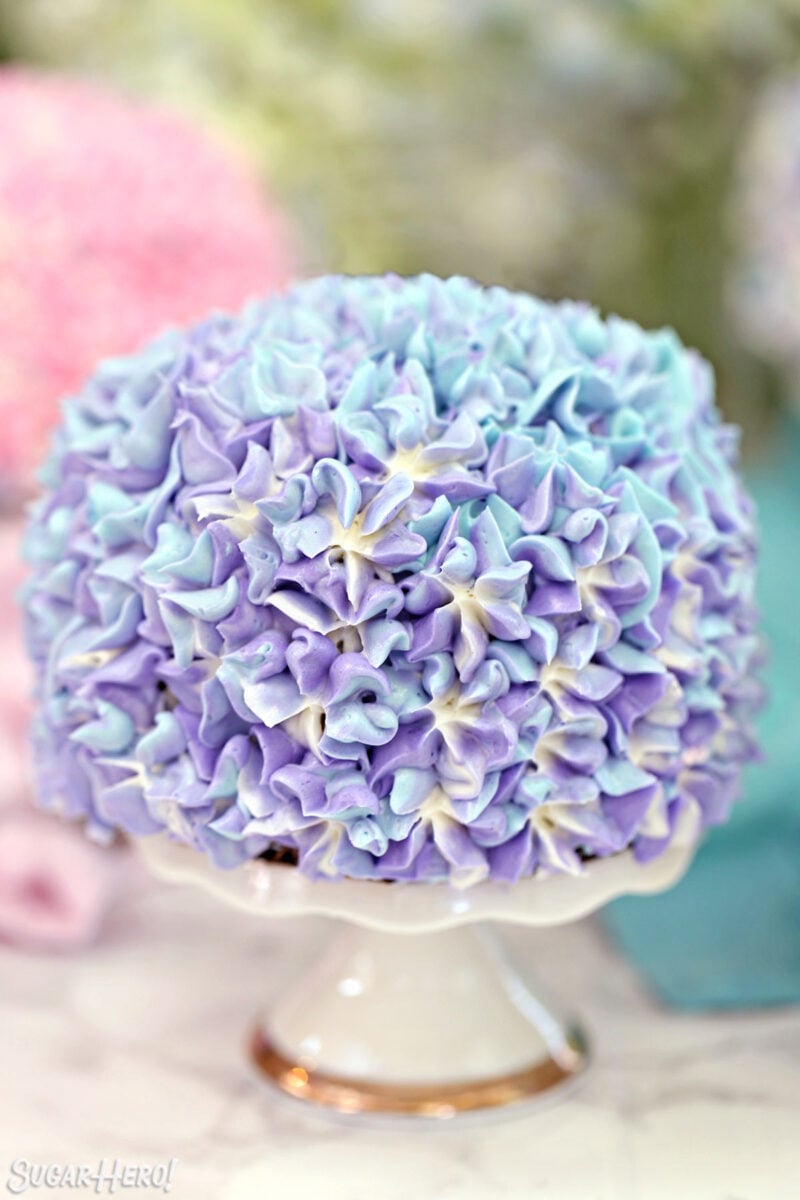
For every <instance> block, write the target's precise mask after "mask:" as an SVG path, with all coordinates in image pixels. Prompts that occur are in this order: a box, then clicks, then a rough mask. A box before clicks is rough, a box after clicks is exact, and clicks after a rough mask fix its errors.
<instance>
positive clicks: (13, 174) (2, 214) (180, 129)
mask: <svg viewBox="0 0 800 1200" xmlns="http://www.w3.org/2000/svg"><path fill="white" fill-rule="evenodd" d="M0 129H2V130H3V147H2V153H1V154H0V479H1V480H2V483H0V488H1V489H2V492H3V493H4V497H3V498H4V499H5V502H6V503H8V501H9V498H10V497H9V493H11V496H13V495H14V493H15V492H17V493H18V492H19V491H20V490H25V489H26V488H28V487H29V485H30V481H31V478H32V476H33V472H34V470H35V468H36V465H37V463H38V461H39V459H40V457H41V455H42V452H43V449H44V446H45V443H46V437H47V432H48V430H49V428H50V426H51V425H52V424H53V423H54V422H55V420H56V417H57V400H58V398H59V397H61V396H62V395H64V394H65V393H69V392H71V391H72V390H74V389H75V388H76V387H77V386H78V385H79V384H80V383H81V381H82V380H83V378H84V377H85V376H86V375H87V374H89V372H90V371H91V370H92V368H93V367H94V365H95V364H96V362H97V360H98V359H99V358H103V357H106V356H110V355H116V354H122V353H127V352H129V351H131V350H133V349H135V348H136V347H137V345H138V344H139V343H140V342H141V341H142V340H144V339H145V338H148V337H149V336H151V335H152V334H154V333H155V332H157V331H158V330H159V329H160V327H162V326H164V325H167V324H179V325H182V324H186V323H187V322H189V321H192V320H193V319H195V318H197V317H200V316H201V315H203V314H204V313H205V312H206V311H207V310H208V309H209V308H219V309H237V308H238V307H239V306H240V305H241V303H242V302H243V301H244V300H246V299H247V298H248V297H249V296H251V295H254V294H258V295H263V293H264V292H265V291H269V290H271V289H273V288H275V287H278V286H281V285H282V284H283V283H285V282H286V279H287V276H288V273H289V268H290V255H289V252H288V249H287V236H286V230H285V228H284V225H283V222H282V220H281V218H280V217H279V216H278V215H277V214H276V213H274V212H273V211H271V209H270V208H269V207H268V206H267V205H266V204H265V202H264V199H263V197H262V195H261V193H260V189H259V186H258V184H257V181H256V179H255V178H254V176H253V174H251V172H250V170H249V169H248V167H247V165H246V164H245V163H244V162H243V161H242V160H241V159H240V158H239V156H238V155H237V153H236V152H235V151H233V150H232V149H230V148H228V147H224V146H222V145H220V144H219V143H217V142H216V141H214V140H213V139H211V138H209V137H208V136H207V135H205V134H203V133H202V132H199V131H198V130H197V129H195V128H193V127H192V126H191V125H190V124H188V123H187V122H186V121H184V120H183V119H181V118H179V117H176V116H174V115H171V114H169V113H166V112H162V111H159V110H157V109H153V108H150V107H147V106H144V105H142V104H139V103H135V102H132V101H130V100H127V99H122V98H120V97H118V96H116V95H114V94H113V93H111V94H110V93H108V92H106V91H103V90H102V89H98V88H95V87H94V86H90V85H87V84H85V83H83V82H79V81H76V80H73V79H69V78H64V77H58V76H50V75H47V74H38V73H36V72H32V71H20V70H16V69H8V70H3V71H0Z"/></svg>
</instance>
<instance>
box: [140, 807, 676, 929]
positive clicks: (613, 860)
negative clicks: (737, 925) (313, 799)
mask: <svg viewBox="0 0 800 1200" xmlns="http://www.w3.org/2000/svg"><path fill="white" fill-rule="evenodd" d="M698 836H699V823H698V819H697V814H696V813H694V812H692V811H687V812H686V813H685V814H684V818H683V820H682V821H681V822H680V824H679V825H678V827H677V828H676V830H675V835H674V837H673V840H672V842H671V844H670V845H669V847H667V849H665V850H664V851H663V852H662V853H661V854H660V855H659V856H658V857H657V858H654V859H651V860H650V861H649V862H646V863H639V862H637V861H636V860H635V859H634V856H633V854H632V852H631V851H630V850H626V851H622V852H621V853H619V854H615V855H612V856H610V857H609V858H598V859H592V860H590V861H589V862H587V863H586V864H585V868H584V870H583V871H582V873H581V874H580V875H567V874H543V873H537V874H536V875H532V876H529V877H527V878H525V879H521V880H519V881H518V882H517V883H514V884H506V883H499V882H495V881H491V880H489V881H485V882H482V883H478V884H474V885H473V886H472V887H468V888H456V887H453V886H452V885H451V884H449V883H422V882H420V883H384V882H379V881H375V880H367V879H341V880H325V879H310V878H308V877H307V876H305V875H303V874H302V873H301V872H300V871H298V869H297V868H296V867H294V866H288V865H285V864H281V863H268V862H264V861H263V860H260V859H253V860H252V861H250V862H248V863H245V864H244V865H242V866H239V867H235V868H234V869H232V870H230V871H228V870H222V869H220V868H218V867H214V866H213V865H212V864H211V863H210V862H209V861H208V860H207V859H206V858H205V856H204V855H202V854H200V853H199V852H198V851H196V850H193V849H192V848H191V847H189V846H187V845H185V844H184V843H182V842H178V841H175V840H174V839H172V838H171V837H170V836H169V835H168V834H155V835H153V836H151V837H147V838H140V839H139V840H138V842H137V845H138V847H139V851H140V853H141V854H142V856H143V857H144V860H145V862H146V864H147V866H148V868H149V869H150V870H151V871H152V873H153V874H154V875H156V876H157V877H159V878H161V879H164V880H167V881H169V882H174V883H189V884H194V885H196V886H198V887H201V888H202V889H203V890H204V891H206V892H209V893H211V894H212V895H214V896H216V897H217V898H218V899H221V900H224V901H226V902H227V903H228V904H232V905H234V906H235V907H236V908H239V909H242V910H244V911H245V912H249V913H252V914H256V915H263V916H266V917H289V916H302V915H315V916H325V917H333V918H336V919H338V920H342V921H348V922H351V923H352V924H355V925H360V926H362V927H364V928H366V929H374V930H380V931H384V932H387V933H432V932H434V931H436V930H443V929H450V928H453V927H454V926H457V925H466V924H469V923H471V922H474V921H508V922H512V923H514V924H518V925H534V926H536V925H539V926H543V925H561V924H565V923H566V922H569V921H576V920H578V919H579V918H580V917H584V916H586V915H587V914H589V913H591V912H594V911H595V910H596V909H598V908H601V907H602V906H603V905H604V904H607V903H608V902H609V901H610V900H613V899H614V898H616V897H618V896H622V895H630V894H639V895H645V894H648V893H653V892H660V891H664V890H665V889H667V888H669V887H672V885H673V884H675V883H677V881H678V880H679V879H680V877H681V876H682V875H683V873H684V872H685V871H686V869H687V867H688V865H689V862H690V861H691V858H692V856H693V853H694V850H695V849H696V846H697V843H698Z"/></svg>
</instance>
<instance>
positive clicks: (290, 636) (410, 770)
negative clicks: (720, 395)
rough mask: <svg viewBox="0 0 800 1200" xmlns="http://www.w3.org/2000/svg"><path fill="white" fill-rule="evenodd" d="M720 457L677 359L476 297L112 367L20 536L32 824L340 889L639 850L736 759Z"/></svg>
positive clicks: (752, 647)
mask: <svg viewBox="0 0 800 1200" xmlns="http://www.w3.org/2000/svg"><path fill="white" fill-rule="evenodd" d="M735 460H736V437H735V433H734V432H733V431H732V430H731V429H730V428H729V427H727V426H725V425H724V424H722V423H721V422H720V418H719V415H718V413H717V411H716V409H715V407H714V401H713V383H712V377H711V372H710V370H709V368H708V367H707V366H706V365H705V364H704V363H703V362H702V360H701V359H700V358H699V357H698V356H697V355H695V354H693V353H691V352H689V351H686V350H685V349H684V348H683V347H682V346H681V344H680V342H679V341H678V339H677V338H676V337H675V335H674V334H672V333H670V332H659V333H646V332H644V331H642V330H641V329H640V328H639V327H638V326H636V325H633V324H631V323H630V322H627V321H622V320H619V319H617V318H613V317H612V318H610V319H609V320H608V321H602V320H601V319H600V318H599V317H598V316H597V314H596V313H595V312H593V311H592V310H591V309H589V308H588V307H586V306H584V305H580V304H572V303H564V304H557V305H554V304H547V303H544V302H542V301H539V300H536V299H534V298H532V297H530V296H524V295H514V294H511V293H509V292H507V291H505V290H503V289H501V288H492V289H482V288H480V287H478V286H477V285H476V284H474V283H472V282H470V281H469V280H465V279H451V280H447V281H443V280H440V279H436V278H433V277H430V276H422V277H420V278H418V279H408V280H404V279H400V278H396V277H386V278H368V279H346V278H324V279H319V280H316V281H313V282H311V283H306V284H302V285H300V286H299V287H296V288H295V289H293V290H292V291H291V292H289V293H288V294H287V295H286V296H284V297H282V298H278V299H275V300H272V301H270V302H268V303H266V304H264V305H262V306H259V307H255V308H251V309H249V310H247V311H246V312H245V313H244V315H243V316H242V317H240V318H231V317H213V318H211V319H209V320H208V321H206V322H205V323H204V324H201V325H198V326H196V327H195V328H194V329H191V330H190V331H189V332H188V333H185V334H177V333H175V334H168V335H166V336H164V337H162V338H161V339H159V340H158V341H156V342H154V343H153V344H152V345H151V346H149V347H147V348H146V349H145V350H143V351H142V352H141V353H139V354H138V355H135V356H133V357H131V358H127V359H120V360H115V361H113V362H108V363H105V364H103V365H102V366H101V367H100V369H99V370H98V373H97V374H96V376H95V377H94V379H92V380H91V381H90V382H89V383H88V384H87V386H86V388H85V390H84V392H83V393H82V394H81V395H80V396H78V397H76V398H74V399H72V400H71V401H69V403H68V404H67V407H66V412H65V418H64V422H63V425H62V427H61V429H60V431H59V432H58V434H57V436H56V441H55V445H54V449H53V452H52V454H51V456H50V458H49V460H48V462H47V464H46V467H45V471H44V482H45V494H44V497H43V499H42V500H40V501H39V503H38V505H37V506H36V508H35V511H34V514H33V517H32V520H31V524H30V530H29V537H28V556H29V559H30V562H31V564H32V567H33V575H32V579H31V581H30V584H29V587H28V606H27V607H28V629H29V641H30V648H31V652H32V655H33V658H34V660H35V664H36V668H37V673H38V698H39V709H38V716H37V719H36V725H35V739H36V746H37V762H38V770H39V777H40V790H41V796H42V799H43V801H44V802H45V803H47V804H49V805H50V806H51V807H53V808H55V809H57V810H59V811H62V812H64V813H65V814H66V815H68V816H71V817H78V818H83V819H84V820H85V821H86V822H87V823H88V825H89V826H90V827H91V828H92V829H93V831H94V832H95V833H96V834H99V835H102V834H103V833H110V832H111V831H112V830H114V829H115V828H122V829H125V830H127V831H129V832H131V833H134V834H150V833H155V832H157V831H161V830H164V829H167V830H169V831H171V833H172V834H173V835H174V836H175V837H178V838H180V839H182V840H183V841H185V842H187V843H189V844H190V845H191V846H193V847H195V848H196V849H197V850H198V851H201V852H204V853H206V854H208V855H209V856H210V857H211V859H212V860H213V861H214V862H215V863H216V864H217V865H219V866H221V867H231V866H235V865H237V864H238V863H241V862H242V861H244V860H246V859H249V858H253V857H256V856H259V855H261V854H278V853H280V854H281V855H282V856H284V857H285V856H294V857H296V860H297V862H298V863H299V867H300V869H301V870H303V871H306V872H307V873H310V874H312V875H318V876H327V877H341V876H356V877H361V878H367V879H389V880H428V881H433V880H440V879H445V878H449V879H451V880H452V881H453V882H454V883H456V884H458V885H467V884H470V883H474V882H476V881H478V880H481V879H484V878H486V877H489V876H492V877H495V878H500V879H507V880H514V879H517V878H519V877H521V876H524V875H529V874H531V873H533V872H535V871H572V872H575V871H580V870H581V869H582V864H583V862H584V861H585V860H586V859H588V858H591V857H599V856H605V855H611V854H615V853H618V852H620V851H621V850H623V849H626V848H628V847H632V849H633V852H634V853H635V855H636V856H637V857H638V858H639V859H641V860H644V859H647V858H649V857H651V856H652V855H655V854H658V853H659V852H660V851H661V850H663V849H664V848H665V847H666V846H667V845H668V844H669V843H670V840H671V838H672V836H673V833H674V831H675V828H676V823H677V821H678V819H679V818H680V817H681V816H682V814H683V813H685V812H686V811H687V810H692V811H694V812H696V813H697V814H698V815H699V816H700V817H701V819H702V821H703V822H705V823H707V824H710V823H714V822H718V821H721V820H724V818H725V817H726V815H727V812H728V810H729V807H730V804H731V802H732V800H733V799H734V798H735V796H736V794H737V790H738V785H739V775H740V769H741V766H742V764H743V763H744V762H746V761H747V760H748V759H750V758H752V757H753V755H754V743H753V739H752V735H751V731H750V721H751V717H752V715H753V712H754V710H755V708H756V707H757V705H758V702H759V697H760V692H759V687H758V684H757V683H756V682H755V681H754V675H753V668H754V665H755V664H756V663H757V661H758V657H759V642H758V637H757V633H756V615H755V610H754V607H753V585H754V536H753V525H752V512H751V506H750V504H749V502H748V500H747V497H746V496H745V495H744V493H743V491H742V489H741V486H740V483H739V480H738V478H737V474H736V470H735Z"/></svg>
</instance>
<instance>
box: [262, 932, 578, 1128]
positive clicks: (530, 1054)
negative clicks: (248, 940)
mask: <svg viewBox="0 0 800 1200" xmlns="http://www.w3.org/2000/svg"><path fill="white" fill-rule="evenodd" d="M328 927H329V928H330V929H331V930H332V936H331V937H330V938H329V940H328V942H327V944H326V946H325V948H324V950H323V952H322V953H321V955H320V956H319V957H318V958H317V959H316V961H315V962H314V963H313V965H311V966H310V967H308V968H307V969H306V970H305V971H304V972H303V974H302V975H301V976H300V978H298V979H297V980H296V981H295V982H294V983H293V984H292V985H291V986H289V987H288V988H287V989H286V990H285V991H283V992H282V994H281V995H280V997H279V998H278V1000H277V1002H276V1003H275V1004H274V1005H273V1007H272V1009H271V1011H270V1012H269V1014H268V1015H267V1016H266V1018H265V1019H264V1020H262V1021H261V1022H260V1023H259V1024H258V1026H257V1028H256V1030H255V1031H254V1033H253V1036H252V1039H251V1057H252V1061H253V1063H254V1064H255V1067H256V1068H257V1070H258V1072H259V1073H260V1075H261V1077H262V1078H266V1079H268V1080H269V1081H270V1082H271V1083H272V1084H273V1085H275V1086H276V1087H278V1088H279V1089H280V1090H281V1091H282V1092H284V1093H286V1094H288V1095H290V1096H292V1097H294V1098H295V1099H297V1100H298V1101H302V1102H305V1103H307V1104H311V1105H318V1106H321V1107H323V1108H328V1109H335V1110H337V1111H339V1112H347V1113H372V1114H381V1113H382V1114H404V1115H411V1116H417V1117H422V1118H433V1119H442V1118H450V1117H454V1116H457V1115H458V1114H461V1113H467V1112H475V1111H479V1110H485V1109H497V1108H501V1107H506V1106H508V1105H513V1104H517V1103H519V1102H521V1101H525V1100H531V1099H533V1098H534V1097H539V1096H543V1095H544V1094H546V1093H550V1092H551V1091H552V1090H553V1089H555V1088H558V1087H561V1086H563V1085H564V1084H565V1083H566V1082H567V1081H569V1080H573V1079H575V1078H576V1077H577V1076H578V1075H580V1074H581V1073H582V1072H583V1071H584V1070H585V1068H586V1066H587V1062H588V1055H587V1049H586V1041H585V1039H584V1037H583V1036H582V1034H581V1032H580V1030H579V1029H578V1028H577V1027H576V1026H575V1025H573V1024H572V1023H570V1022H569V1021H565V1020H564V1019H563V1018H562V1017H561V1016H560V1015H558V1013H557V1011H556V1010H555V1008H554V1007H553V1005H552V1004H551V1003H550V1002H549V1001H547V1000H545V999H544V997H543V995H542V994H541V992H540V991H539V989H538V988H536V989H535V990H534V989H532V988H531V986H530V984H529V983H528V982H526V981H524V980H523V978H522V976H521V975H520V974H519V973H518V972H517V970H516V969H515V968H514V966H513V965H512V964H511V962H510V961H509V960H508V958H507V957H506V954H505V951H504V950H503V948H502V946H501V944H500V942H499V941H498V940H497V938H496V937H495V935H494V933H493V931H492V929H491V927H490V926H488V925H486V924H480V925H472V926H458V927H455V928H451V929H446V930H443V931H440V932H435V933H430V932H427V933H420V932H416V933H400V932H397V933H389V932H386V931H378V930H372V929H365V928H361V927H358V926H354V925H338V924H337V925H332V924H329V926H328Z"/></svg>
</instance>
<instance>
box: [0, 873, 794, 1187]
mask: <svg viewBox="0 0 800 1200" xmlns="http://www.w3.org/2000/svg"><path fill="white" fill-rule="evenodd" d="M322 931H323V932H324V927H323V930H322ZM320 932H321V930H320V926H319V925H315V924H314V923H312V922H311V921H310V920H308V919H305V918H303V919H294V920H285V921H282V922H271V921H267V920H258V919H256V918H253V917H249V916H246V915H243V914H239V913H237V912H235V911H233V910H229V909H227V908H225V907H223V906H222V905H220V904H218V903H217V902H215V901H214V900H213V899H212V898H210V897H206V896H205V895H203V894H202V893H200V892H197V891H194V890H192V889H190V888H180V887H170V886H167V885H157V884H154V883H151V882H150V881H146V882H144V883H143V884H142V888H141V891H140V892H139V893H138V894H136V895H134V896H131V897H129V898H128V900H127V901H126V902H125V904H124V905H123V906H122V907H121V908H120V909H119V910H118V912H117V913H116V914H115V916H114V918H113V920H112V923H111V926H110V928H109V929H108V931H107V934H106V937H105V939H104V940H103V942H102V944H101V945H100V946H98V947H96V948H95V949H94V950H92V951H91V952H89V953H88V954H85V955H83V956H80V957H70V958H46V957H44V956H35V955H25V954H20V953H17V952H14V951H11V950H7V949H0V1189H4V1188H5V1183H6V1179H7V1178H8V1166H9V1164H10V1163H11V1162H12V1161H13V1160H14V1159H17V1158H20V1157H25V1158H27V1159H28V1160H30V1161H31V1162H48V1163H52V1162H64V1163H84V1162H86V1163H95V1162H97V1160H98V1159H100V1158H101V1157H106V1158H114V1157H119V1158H120V1159H124V1160H125V1161H126V1162H128V1163H145V1164H146V1163H158V1162H161V1161H166V1160H168V1159H169V1158H170V1157H176V1158H178V1159H179V1163H178V1166H177V1168H176V1170H175V1177H174V1178H175V1182H174V1187H173V1189H172V1191H171V1193H170V1194H171V1195H172V1196H174V1197H177V1198H178V1200H272V1198H278V1197H284V1196H291V1197H293V1200H428V1198H430V1200H434V1198H435V1200H494V1197H497V1198H498V1200H506V1198H508V1200H517V1198H519V1200H523V1198H524V1200H529V1198H534V1197H543V1198H545V1200H798V1198H799V1197H800V1010H797V1009H795V1010H793V1011H792V1010H785V1011H781V1012H771V1013H764V1014H759V1015H739V1016H708V1017H694V1016H693V1017H686V1016H681V1015H678V1014H675V1013H672V1012H667V1011H665V1010H663V1009H662V1008H660V1007H659V1006H658V1005H657V1004H656V1003H655V1002H654V1001H653V1000H651V999H650V998H649V997H648V996H647V995H646V993H645V992H644V991H643V989H642V988H641V986H640V985H639V984H638V982H637V980H636V978H635V977H634V975H633V973H632V972H631V970H630V969H629V967H628V966H627V965H626V964H625V963H624V962H623V961H622V960H621V959H620V957H619V956H618V955H617V953H616V951H615V950H614V949H613V948H612V947H610V946H609V945H608V944H607V943H606V942H605V940H604V938H603V936H602V934H601V932H600V930H599V928H598V926H597V925H596V923H594V922H592V921H584V922H582V923H580V924H577V925H573V926H570V927H568V928H565V929H560V930H558V929H553V930H542V931H535V930H534V931H524V930H517V931H513V932H511V933H509V935H508V936H509V940H510V942H511V943H512V944H513V946H514V948H515V949H516V950H517V952H518V953H522V954H525V955H527V956H528V958H529V961H532V962H540V963H541V967H542V974H543V976H546V978H547V979H548V981H549V982H550V983H551V984H553V985H555V986H557V987H558V989H559V990H560V993H561V995H562V997H564V998H566V999H568V1000H569V1001H571V1002H572V1004H573V1005H575V1006H577V1007H579V1009H580V1011H581V1012H582V1014H583V1016H584V1019H585V1024H586V1025H587V1026H588V1027H589V1030H590V1033H591V1035H592V1037H593V1041H594V1047H595V1061H594V1065H593V1068H592V1071H591V1073H590V1075H589V1076H588V1077H587V1079H586V1081H585V1083H584V1084H583V1085H582V1087H581V1088H580V1090H579V1091H578V1092H576V1093H575V1094H574V1095H573V1096H572V1097H570V1098H567V1099H564V1100H562V1101H561V1102H560V1103H558V1104H557V1105H554V1106H552V1107H550V1108H547V1109H539V1110H534V1111H528V1112H527V1113H525V1114H524V1115H518V1116H516V1117H515V1118H514V1119H513V1120H509V1119H506V1120H501V1121H497V1120H493V1121H491V1122H483V1123H479V1124H475V1123H471V1124H468V1125H461V1126H449V1127H444V1128H443V1127H436V1128H434V1129H422V1130H421V1129H419V1128H418V1127H414V1128H407V1127H405V1128H404V1127H397V1126H395V1127H388V1128H387V1127H384V1128H375V1127H369V1128H364V1127H360V1128H356V1127H353V1126H350V1125H348V1124H347V1123H342V1121H339V1122H335V1121H331V1120H329V1119H324V1118H320V1117H316V1118H312V1117H311V1116H309V1115H308V1114H306V1113H305V1112H300V1111H298V1110H297V1108H296V1107H294V1106H292V1104H291V1102H289V1101H281V1100H277V1099H274V1098H273V1097H272V1096H271V1095H267V1094H265V1092H264V1091H262V1090H261V1089H260V1088H259V1087H258V1086H257V1085H256V1084H254V1083H253V1082H252V1080H251V1079H250V1078H249V1077H248V1075H247V1072H246V1070H245V1066H244V1061H243V1056H242V1041H243V1036H244V1034H245V1031H246V1028H247V1024H248V1021H249V1018H250V1017H251V1015H252V1014H253V1012H254V1010H255V1009H257V1008H258V1007H259V1006H260V1005H262V1004H263V1002H264V1001H266V1000H268V998H269V995H270V993H271V992H272V991H273V989H275V988H276V987H277V986H279V983H280V980H281V978H283V977H285V975H286V973H287V972H288V971H290V970H291V969H292V968H293V965H294V964H297V963H298V962H299V961H300V960H301V958H302V956H303V955H304V954H308V953H309V952H311V949H312V947H313V944H314V938H315V937H318V936H319V934H320ZM2 1194H7V1193H5V1191H4V1190H3V1192H2ZM26 1194H27V1195H35V1196H39V1197H45V1196H52V1195H61V1194H63V1195H69V1196H72V1197H78V1196H81V1195H89V1194H93V1193H87V1192H81V1191H73V1190H70V1191H69V1192H67V1191H63V1192H54V1191H45V1190H43V1189H41V1190H37V1191H33V1190H31V1191H29V1192H28V1193H26ZM117 1194H118V1195H122V1196H130V1195H132V1194H134V1193H132V1192H131V1191H130V1190H125V1191H123V1190H120V1191H119V1192H118V1193H117ZM135 1194H136V1195H141V1196H146V1195H153V1196H154V1195H158V1194H161V1193H156V1192H146V1191H138V1192H136V1193H135Z"/></svg>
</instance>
